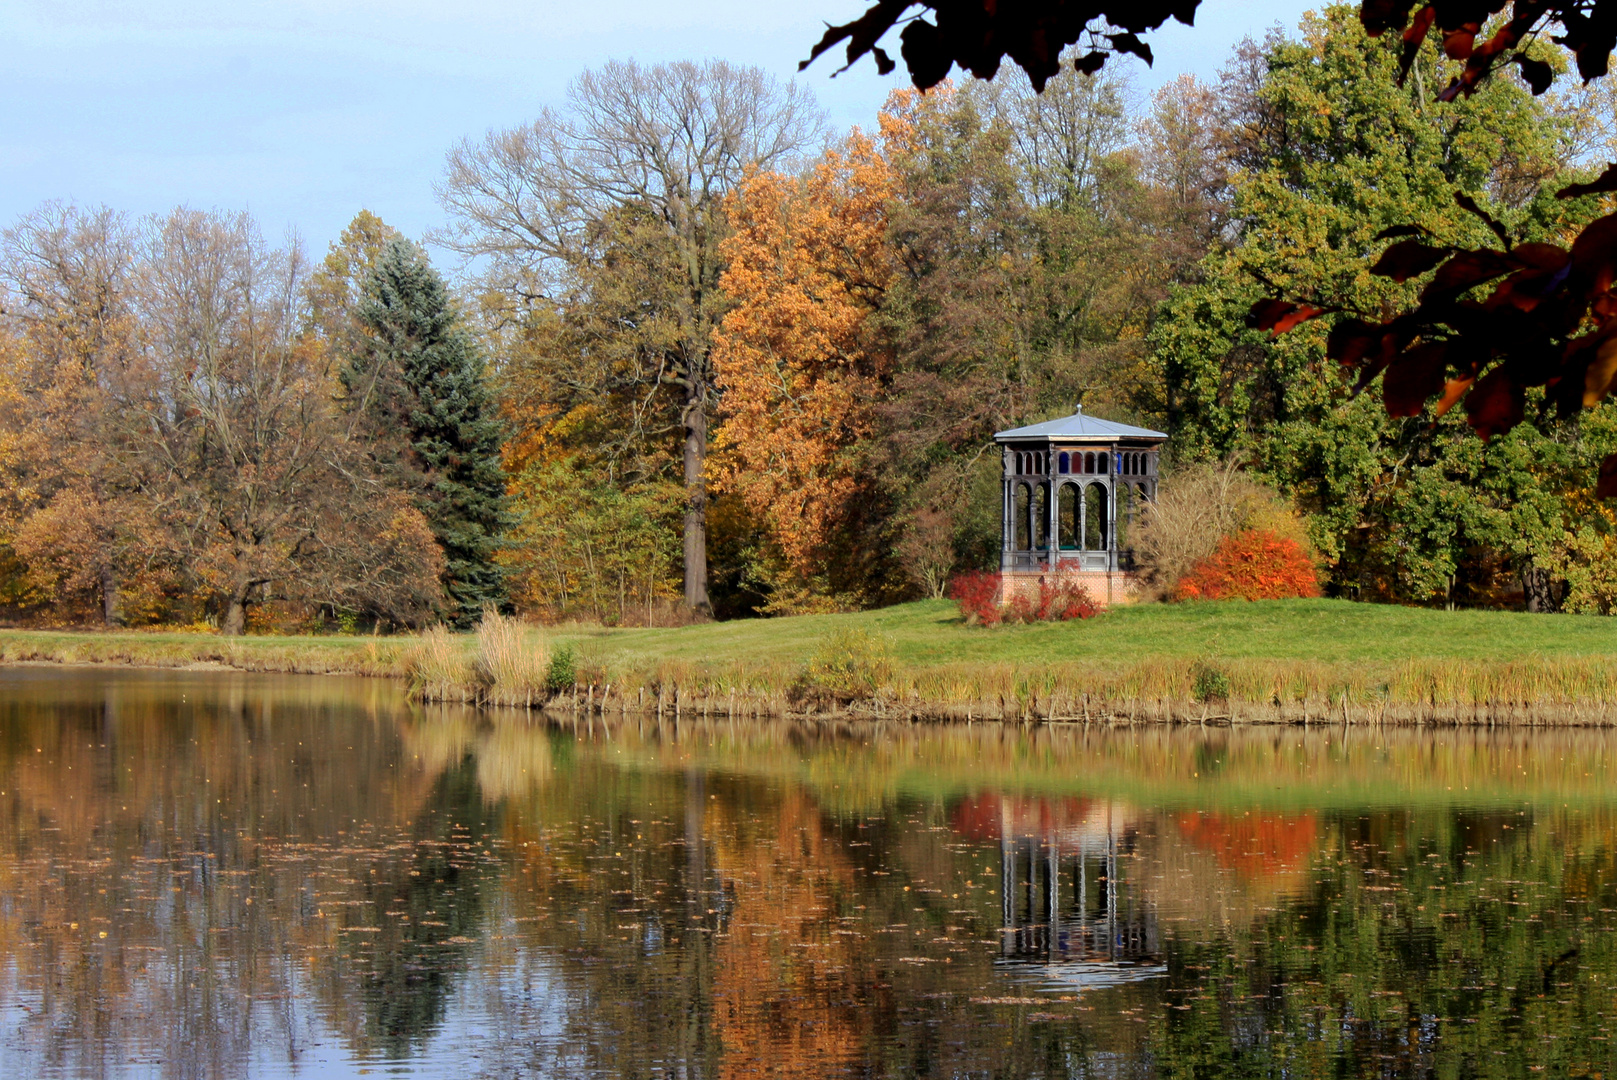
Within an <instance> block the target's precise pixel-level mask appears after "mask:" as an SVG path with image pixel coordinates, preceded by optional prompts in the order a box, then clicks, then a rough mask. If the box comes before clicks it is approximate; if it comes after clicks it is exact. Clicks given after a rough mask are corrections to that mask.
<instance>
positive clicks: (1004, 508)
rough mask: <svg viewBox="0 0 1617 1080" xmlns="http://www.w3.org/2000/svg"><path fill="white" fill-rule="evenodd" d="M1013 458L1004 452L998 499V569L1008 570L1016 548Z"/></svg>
mask: <svg viewBox="0 0 1617 1080" xmlns="http://www.w3.org/2000/svg"><path fill="white" fill-rule="evenodd" d="M1013 461H1014V458H1013V457H1012V454H1011V452H1010V451H1009V450H1006V451H1005V452H1004V462H1003V463H1004V466H1005V468H1004V475H1003V476H1002V477H1001V478H1000V482H999V487H1000V493H999V494H1000V498H999V534H1000V535H999V550H1000V556H999V568H1000V569H1001V570H1002V571H1003V570H1009V569H1010V568H1011V566H1012V564H1013V563H1014V561H1015V560H1014V559H1013V558H1012V556H1011V552H1012V551H1013V550H1015V548H1016V477H1015V476H1014V475H1013V465H1012V463H1013Z"/></svg>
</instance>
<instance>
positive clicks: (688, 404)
mask: <svg viewBox="0 0 1617 1080" xmlns="http://www.w3.org/2000/svg"><path fill="white" fill-rule="evenodd" d="M691 383H692V387H691V389H690V391H689V392H688V393H687V396H686V399H685V606H686V607H688V608H690V609H691V610H692V611H695V612H698V613H700V614H702V615H711V614H712V613H713V605H712V604H711V603H709V602H708V598H707V479H706V477H705V476H703V468H702V467H703V465H704V464H705V463H706V462H707V407H706V402H705V401H704V400H703V394H702V387H701V386H700V384H699V380H696V379H692V380H691Z"/></svg>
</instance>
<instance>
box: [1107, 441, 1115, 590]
mask: <svg viewBox="0 0 1617 1080" xmlns="http://www.w3.org/2000/svg"><path fill="white" fill-rule="evenodd" d="M1112 464H1113V465H1116V464H1117V462H1116V461H1113V462H1112ZM1106 551H1107V558H1106V568H1107V569H1108V570H1116V569H1117V479H1116V477H1115V476H1114V477H1112V478H1111V479H1109V480H1107V481H1106Z"/></svg>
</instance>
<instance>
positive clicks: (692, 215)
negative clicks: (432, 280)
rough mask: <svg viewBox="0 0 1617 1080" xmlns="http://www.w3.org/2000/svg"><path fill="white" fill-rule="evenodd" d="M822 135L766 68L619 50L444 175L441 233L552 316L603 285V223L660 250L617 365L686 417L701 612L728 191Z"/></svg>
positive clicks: (686, 528) (510, 291)
mask: <svg viewBox="0 0 1617 1080" xmlns="http://www.w3.org/2000/svg"><path fill="white" fill-rule="evenodd" d="M819 132H820V118H819V113H818V111H817V109H816V108H815V107H814V105H813V103H812V101H811V99H810V98H809V96H808V94H807V93H806V92H805V91H803V90H800V89H799V88H797V87H795V86H790V85H788V86H784V87H783V86H781V85H779V84H777V83H776V82H775V81H774V80H772V79H771V78H769V77H768V76H767V75H765V74H764V73H763V72H761V71H759V70H757V69H752V68H738V67H735V66H733V65H730V64H727V63H725V62H723V61H711V62H708V63H706V64H693V63H677V64H663V65H658V66H654V67H642V66H640V65H638V64H635V63H632V62H631V63H618V62H613V63H610V64H608V65H606V66H605V67H604V68H602V69H601V70H599V71H592V72H586V73H585V74H584V75H582V76H580V77H579V78H578V79H577V80H576V81H575V82H574V83H573V85H572V87H571V89H570V90H569V94H568V105H567V108H566V109H565V110H550V109H547V110H545V111H544V112H542V113H541V114H540V116H539V117H538V118H537V119H536V120H535V121H533V122H532V123H530V124H526V125H523V126H521V127H518V128H513V129H510V130H507V131H502V132H493V133H490V134H489V135H488V136H487V137H486V138H484V139H483V140H482V141H481V142H476V143H473V142H470V141H468V142H466V143H463V144H462V145H461V146H459V147H458V148H456V149H455V150H454V151H453V152H452V153H451V154H450V157H449V168H448V175H447V176H446V178H445V179H444V181H443V183H442V184H441V185H440V186H439V195H440V198H441V200H442V202H443V204H444V206H445V208H446V209H447V210H448V211H449V212H450V214H451V215H452V216H453V218H454V224H453V225H452V227H451V228H450V229H448V230H446V231H444V232H443V233H442V234H440V235H439V236H438V240H439V242H441V243H443V244H445V245H446V246H448V247H450V248H452V249H453V250H456V251H458V252H460V253H461V254H463V255H465V256H467V257H468V258H471V259H479V260H484V261H486V262H487V263H488V264H489V265H490V267H491V281H490V286H491V287H492V288H493V289H495V290H498V291H502V292H504V293H506V294H507V295H508V296H511V297H513V298H517V299H518V301H519V306H521V307H524V308H526V309H527V310H528V312H529V313H530V314H531V317H532V318H534V319H536V320H539V321H546V320H550V319H554V318H556V317H557V316H558V315H560V314H564V309H566V308H567V307H568V306H569V305H570V303H572V302H574V301H576V300H578V299H579V298H580V297H581V296H582V295H587V291H588V290H590V289H591V288H592V286H595V285H598V284H600V279H599V278H598V277H595V276H594V275H593V274H592V273H591V270H592V269H593V268H594V265H595V264H594V260H595V258H596V257H597V254H598V253H599V252H600V250H601V249H602V233H603V231H604V232H605V233H606V234H608V235H609V236H611V237H614V238H616V239H614V240H613V241H611V242H609V243H608V244H607V245H606V246H607V247H612V246H617V247H619V248H624V247H627V248H632V249H639V250H644V251H645V252H646V253H647V254H648V255H649V256H650V260H649V261H648V262H647V263H646V264H645V265H647V266H649V267H652V268H654V270H655V273H656V275H657V278H658V280H657V287H656V288H655V289H653V290H652V291H651V292H650V293H649V294H648V295H647V296H646V297H645V302H644V303H641V304H639V305H636V306H635V308H634V314H633V317H631V318H629V319H626V320H624V321H622V322H621V323H619V324H618V325H616V326H615V327H614V328H613V332H612V335H611V336H612V337H614V338H616V339H619V340H620V341H622V342H623V343H624V344H623V346H622V347H621V348H619V349H618V350H617V352H618V353H619V354H620V355H625V354H627V355H629V356H631V357H632V363H631V364H630V365H629V366H627V367H619V366H613V367H612V372H613V378H615V379H632V380H634V381H635V382H636V384H637V385H636V390H635V393H634V394H633V395H632V396H633V397H635V398H636V399H639V400H641V401H644V402H646V403H647V405H648V406H649V407H650V408H651V409H652V411H656V412H661V411H663V410H664V409H672V410H673V412H674V413H675V415H676V416H677V422H678V445H679V453H678V457H677V462H678V464H677V468H678V473H679V476H680V480H681V482H682V484H683V486H684V489H685V506H684V511H683V522H682V533H683V549H684V579H685V580H684V592H685V602H686V604H687V605H688V606H689V607H690V608H691V609H693V610H696V611H707V610H709V608H710V602H709V597H708V556H707V506H708V489H707V480H706V468H705V462H706V458H707V453H708V442H709V434H708V427H709V423H710V421H711V418H712V415H713V410H714V409H715V407H716V404H717V402H716V394H715V386H714V371H713V365H712V359H711V347H712V334H713V330H714V328H715V327H716V326H717V325H718V321H719V319H720V318H721V317H722V315H723V308H724V299H723V295H722V293H721V292H720V290H719V288H718V280H719V275H720V273H721V272H722V270H723V262H722V258H721V256H720V252H719V245H720V243H721V242H722V241H723V239H724V237H725V235H726V232H727V225H726V222H725V219H724V214H723V203H724V197H725V195H726V194H727V193H728V192H729V191H730V190H732V189H733V188H734V187H735V186H736V185H737V184H738V183H739V182H740V180H741V177H742V175H743V174H744V173H745V171H746V170H747V169H748V168H752V167H758V168H769V167H774V166H778V165H780V164H782V163H784V162H785V161H787V160H789V159H791V158H792V157H793V156H794V155H796V154H798V153H800V152H802V151H803V150H805V149H806V148H808V147H809V146H811V145H812V144H813V143H814V142H815V141H816V139H817V138H818V135H819ZM585 365H586V367H592V366H593V362H592V360H586V361H585ZM595 370H599V369H595ZM569 381H576V382H581V383H584V384H585V385H586V387H588V386H589V385H590V383H591V378H590V376H589V375H588V373H587V372H586V373H585V377H584V378H582V379H579V380H569ZM665 402H666V404H664V403H665Z"/></svg>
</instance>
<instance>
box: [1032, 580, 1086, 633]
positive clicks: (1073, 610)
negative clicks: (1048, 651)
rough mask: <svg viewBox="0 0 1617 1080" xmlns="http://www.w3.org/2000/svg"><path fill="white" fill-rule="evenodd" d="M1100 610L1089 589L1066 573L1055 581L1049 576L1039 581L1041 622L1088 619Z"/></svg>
mask: <svg viewBox="0 0 1617 1080" xmlns="http://www.w3.org/2000/svg"><path fill="white" fill-rule="evenodd" d="M1098 611H1100V608H1099V607H1097V606H1096V604H1095V598H1094V597H1092V596H1090V595H1089V590H1088V589H1086V588H1084V587H1083V586H1082V585H1080V584H1078V583H1077V582H1076V581H1074V580H1073V579H1072V578H1070V577H1067V576H1065V575H1057V576H1056V579H1055V580H1054V581H1051V580H1050V579H1049V578H1048V577H1046V578H1044V579H1043V580H1042V581H1040V582H1039V610H1038V613H1037V616H1038V619H1039V621H1040V622H1066V621H1068V620H1069V619H1087V618H1089V617H1090V616H1092V615H1094V614H1095V613H1097V612H1098Z"/></svg>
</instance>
